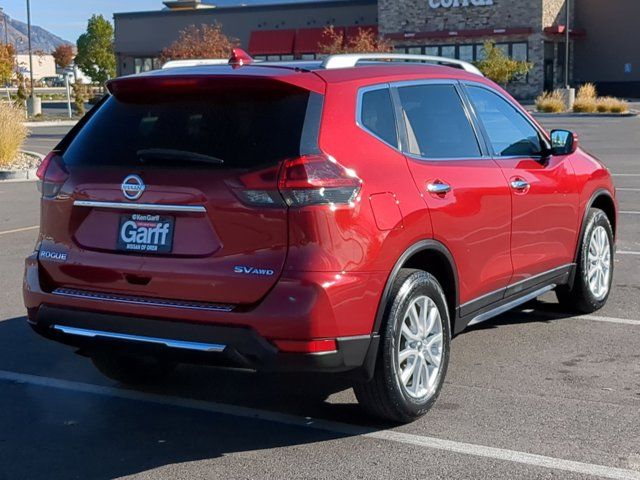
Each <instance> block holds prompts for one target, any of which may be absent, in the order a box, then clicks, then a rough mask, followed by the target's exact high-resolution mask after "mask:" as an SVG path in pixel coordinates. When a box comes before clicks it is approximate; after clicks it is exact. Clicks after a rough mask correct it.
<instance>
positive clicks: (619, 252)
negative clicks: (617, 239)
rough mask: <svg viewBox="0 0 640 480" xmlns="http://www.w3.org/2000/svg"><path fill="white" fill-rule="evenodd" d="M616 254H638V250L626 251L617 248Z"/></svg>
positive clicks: (639, 253)
mask: <svg viewBox="0 0 640 480" xmlns="http://www.w3.org/2000/svg"><path fill="white" fill-rule="evenodd" d="M616 255H640V252H627V251H625V250H618V251H617V252H616Z"/></svg>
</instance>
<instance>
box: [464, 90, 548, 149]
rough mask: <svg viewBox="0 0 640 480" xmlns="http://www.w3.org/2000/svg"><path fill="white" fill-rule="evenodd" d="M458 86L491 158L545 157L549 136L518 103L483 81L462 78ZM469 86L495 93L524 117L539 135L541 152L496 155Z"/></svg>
mask: <svg viewBox="0 0 640 480" xmlns="http://www.w3.org/2000/svg"><path fill="white" fill-rule="evenodd" d="M459 83H460V86H461V91H462V93H463V95H464V97H465V99H466V102H467V104H468V106H469V110H470V112H471V115H472V116H473V118H474V122H475V123H476V124H477V125H478V128H479V130H480V131H481V132H482V136H483V137H484V142H485V144H486V147H487V149H488V150H489V153H490V155H491V158H495V159H524V158H532V159H536V160H539V161H540V160H542V159H543V158H545V155H544V151H545V150H549V149H550V148H551V144H550V140H549V136H548V135H547V132H546V131H545V130H544V129H542V128H541V127H540V126H539V125H538V124H537V123H535V122H533V121H532V120H531V119H530V118H529V117H528V116H527V115H526V114H525V113H524V112H523V110H522V108H521V107H519V106H518V105H516V104H515V103H513V101H511V100H510V99H509V98H508V97H506V96H505V95H504V94H503V93H501V92H499V91H498V90H496V89H494V88H491V87H489V86H488V85H485V84H484V83H480V82H474V81H471V80H464V81H461V82H459ZM469 87H477V88H482V89H484V90H487V91H489V92H490V93H493V94H495V95H497V96H498V97H499V98H501V99H502V100H504V101H505V102H506V103H507V104H508V105H509V106H510V107H511V108H513V110H514V111H515V112H516V114H517V115H519V116H520V117H521V118H523V119H524V121H525V122H526V123H527V124H529V125H530V126H531V127H532V128H533V129H534V130H535V131H536V132H537V133H538V136H539V137H540V143H541V144H542V147H543V150H542V152H540V154H539V155H508V156H502V155H497V154H496V152H495V150H494V148H493V145H492V143H491V138H490V137H489V133H488V132H487V130H486V128H485V126H484V123H483V122H482V120H481V118H480V115H478V112H477V111H476V108H475V105H474V104H473V101H472V100H471V96H470V95H469V91H468V88H469Z"/></svg>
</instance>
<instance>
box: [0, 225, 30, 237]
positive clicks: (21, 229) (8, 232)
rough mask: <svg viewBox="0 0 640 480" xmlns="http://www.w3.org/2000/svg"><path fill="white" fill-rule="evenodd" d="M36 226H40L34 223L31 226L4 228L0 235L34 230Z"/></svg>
mask: <svg viewBox="0 0 640 480" xmlns="http://www.w3.org/2000/svg"><path fill="white" fill-rule="evenodd" d="M37 228H40V226H39V225H34V226H33V227H24V228H15V229H13V230H5V231H4V232H0V235H9V234H10V233H19V232H28V231H29V230H35V229H37Z"/></svg>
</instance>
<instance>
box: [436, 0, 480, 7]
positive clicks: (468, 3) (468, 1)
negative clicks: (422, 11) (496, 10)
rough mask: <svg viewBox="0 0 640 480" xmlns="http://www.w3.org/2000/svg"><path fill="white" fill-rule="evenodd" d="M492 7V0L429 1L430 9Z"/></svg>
mask: <svg viewBox="0 0 640 480" xmlns="http://www.w3.org/2000/svg"><path fill="white" fill-rule="evenodd" d="M491 5H493V0H429V6H430V7H431V8H458V7H486V6H491Z"/></svg>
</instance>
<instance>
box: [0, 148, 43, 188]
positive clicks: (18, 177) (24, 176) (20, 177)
mask: <svg viewBox="0 0 640 480" xmlns="http://www.w3.org/2000/svg"><path fill="white" fill-rule="evenodd" d="M20 151H21V152H22V153H26V154H27V155H33V156H34V157H38V158H39V159H40V161H42V160H43V159H44V155H42V154H41V153H38V152H31V151H28V150H20ZM37 170H38V169H37V168H31V169H29V170H24V171H23V170H0V182H19V181H21V182H33V181H35V180H37V179H38V177H36V171H37Z"/></svg>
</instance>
